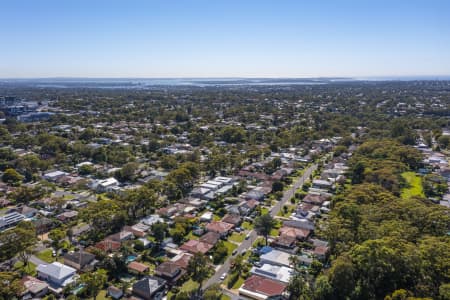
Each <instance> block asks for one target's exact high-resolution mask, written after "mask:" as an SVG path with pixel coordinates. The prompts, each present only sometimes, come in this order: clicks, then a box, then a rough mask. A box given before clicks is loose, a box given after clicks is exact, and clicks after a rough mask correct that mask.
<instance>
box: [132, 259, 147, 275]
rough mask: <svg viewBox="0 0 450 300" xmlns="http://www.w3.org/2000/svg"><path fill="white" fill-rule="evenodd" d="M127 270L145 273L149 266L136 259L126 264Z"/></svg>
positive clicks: (134, 272)
mask: <svg viewBox="0 0 450 300" xmlns="http://www.w3.org/2000/svg"><path fill="white" fill-rule="evenodd" d="M127 268H128V271H129V272H130V273H133V274H145V273H147V272H148V270H149V269H150V267H149V266H147V265H144V264H141V263H139V262H137V261H132V262H130V263H129V264H128V266H127Z"/></svg>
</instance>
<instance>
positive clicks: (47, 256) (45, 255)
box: [36, 249, 55, 263]
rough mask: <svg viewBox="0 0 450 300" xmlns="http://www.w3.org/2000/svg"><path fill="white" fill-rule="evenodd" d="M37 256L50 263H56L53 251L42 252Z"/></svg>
mask: <svg viewBox="0 0 450 300" xmlns="http://www.w3.org/2000/svg"><path fill="white" fill-rule="evenodd" d="M36 256H37V257H38V258H39V259H42V260H43V261H45V262H48V263H52V262H54V261H55V258H54V257H53V256H52V249H45V250H42V251H41V252H38V253H37V254H36Z"/></svg>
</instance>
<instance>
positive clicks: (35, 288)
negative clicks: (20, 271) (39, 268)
mask: <svg viewBox="0 0 450 300" xmlns="http://www.w3.org/2000/svg"><path fill="white" fill-rule="evenodd" d="M21 282H22V284H23V286H24V288H25V291H24V294H25V293H27V292H31V293H32V294H38V293H39V292H41V291H42V290H44V289H46V288H47V287H48V284H47V283H46V282H45V281H41V280H39V279H37V278H35V277H33V276H28V275H26V276H24V277H23V278H22V280H21Z"/></svg>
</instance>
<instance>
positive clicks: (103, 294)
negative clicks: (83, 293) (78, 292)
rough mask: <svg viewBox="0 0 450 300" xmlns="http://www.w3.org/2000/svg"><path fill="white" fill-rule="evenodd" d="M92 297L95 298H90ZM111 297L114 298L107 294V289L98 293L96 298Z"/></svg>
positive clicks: (107, 299) (102, 299)
mask: <svg viewBox="0 0 450 300" xmlns="http://www.w3.org/2000/svg"><path fill="white" fill-rule="evenodd" d="M90 299H94V298H90ZM110 299H112V298H111V297H109V296H108V295H107V292H106V290H101V291H100V292H99V293H98V295H97V298H96V300H110Z"/></svg>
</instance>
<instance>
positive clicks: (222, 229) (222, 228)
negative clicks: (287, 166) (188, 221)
mask: <svg viewBox="0 0 450 300" xmlns="http://www.w3.org/2000/svg"><path fill="white" fill-rule="evenodd" d="M233 227H234V225H233V224H230V223H225V222H220V221H215V222H211V223H209V224H208V225H206V230H208V231H213V232H217V233H220V234H222V233H228V231H230V230H231V229H233Z"/></svg>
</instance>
